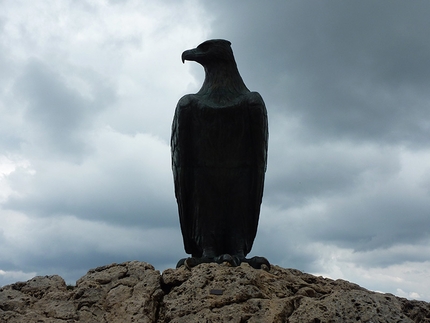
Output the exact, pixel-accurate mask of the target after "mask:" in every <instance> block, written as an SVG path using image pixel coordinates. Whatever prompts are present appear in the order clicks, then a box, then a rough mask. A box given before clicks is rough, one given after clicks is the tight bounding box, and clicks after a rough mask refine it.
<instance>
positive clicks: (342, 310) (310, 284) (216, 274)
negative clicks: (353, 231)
mask: <svg viewBox="0 0 430 323" xmlns="http://www.w3.org/2000/svg"><path fill="white" fill-rule="evenodd" d="M0 322H10V323H18V322H19V323H21V322H27V323H33V322H34V323H36V322H38V323H41V322H44V323H60V322H61V323H72V322H85V323H92V322H106V323H107V322H109V323H117V322H118V323H119V322H121V323H127V322H135V323H143V322H151V323H152V322H157V323H158V322H160V323H161V322H188V323H189V322H237V323H242V322H250V323H251V322H271V323H272V322H289V323H296V322H297V323H298V322H300V323H323V322H327V323H328V322H339V323H340V322H342V323H345V322H369V323H370V322H373V323H378V322H386V323H391V322H416V323H418V322H420V323H421V322H430V304H429V303H426V302H420V301H410V300H407V299H404V298H399V297H395V296H394V295H391V294H380V293H375V292H371V291H368V290H366V289H364V288H362V287H360V286H358V285H356V284H352V283H349V282H347V281H343V280H331V279H327V278H322V277H315V276H312V275H309V274H305V273H302V272H300V271H298V270H295V269H284V268H281V267H278V266H272V268H271V270H270V271H269V272H267V271H264V270H256V269H254V268H252V267H250V266H249V265H248V264H246V263H243V264H242V265H240V266H239V267H230V266H227V265H225V264H223V265H218V264H201V265H199V266H197V267H194V268H192V269H191V270H189V269H186V268H185V267H181V268H179V269H167V270H165V271H164V272H163V273H162V275H160V273H159V271H157V270H155V269H154V267H153V266H151V265H150V264H147V263H144V262H137V261H132V262H126V263H123V264H111V265H108V266H104V267H99V268H96V269H92V270H90V271H89V272H88V274H86V275H85V276H83V277H82V278H80V279H79V280H78V281H77V283H76V286H75V287H67V286H66V284H65V282H64V280H63V279H62V278H61V277H59V276H45V277H41V276H38V277H35V278H33V279H31V280H29V281H27V282H19V283H15V284H12V285H8V286H4V287H3V288H1V289H0Z"/></svg>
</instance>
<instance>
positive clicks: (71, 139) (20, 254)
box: [0, 0, 430, 301]
mask: <svg viewBox="0 0 430 323" xmlns="http://www.w3.org/2000/svg"><path fill="white" fill-rule="evenodd" d="M429 14H430V2H429V1H424V0H423V1H420V0H417V1H413V2H410V1H394V0H391V1H370V0H369V1H363V0H362V1H340V0H339V1H334V0H331V1H302V0H296V1H281V0H279V1H271V2H267V1H266V2H263V1H246V2H243V1H241V2H239V1H231V0H228V1H227V0H221V1H220V0H219V1H216V2H214V1H203V0H201V1H198V0H189V1H188V0H184V1H172V0H164V1H160V0H148V1H138V0H129V1H126V0H124V1H121V0H111V1H107V0H94V1H84V0H80V1H72V0H69V1H66V0H64V1H57V0H44V1H24V0H21V1H19V0H18V1H6V0H3V1H2V0H0V115H1V118H0V221H1V227H0V285H4V284H9V283H12V282H15V281H18V280H27V279H30V278H32V277H33V276H35V275H52V274H59V275H61V276H62V277H63V278H64V279H65V280H66V282H67V283H70V284H74V283H75V281H76V280H77V279H78V278H79V277H81V276H83V275H84V274H85V273H86V272H87V271H88V270H89V269H90V268H94V267H97V266H102V265H106V264H110V263H112V262H123V261H128V260H141V261H146V262H149V263H151V264H153V265H154V266H155V267H156V269H159V270H160V271H162V270H164V269H166V268H169V267H174V266H175V264H176V262H177V261H178V260H179V259H180V258H183V257H185V256H186V254H185V252H184V249H183V244H182V236H181V232H180V228H179V218H178V214H177V207H176V200H175V197H174V190H173V180H172V172H171V166H170V165H171V162H170V146H169V145H170V130H171V122H172V118H173V113H174V110H175V106H176V103H177V101H178V100H179V98H180V97H181V96H183V95H185V94H187V93H195V92H197V91H198V90H199V89H200V86H201V84H202V82H203V77H204V74H203V69H202V68H201V66H200V65H198V64H196V63H194V62H186V64H185V65H184V64H182V63H181V53H182V52H183V51H184V50H186V49H190V48H193V47H195V46H197V45H198V44H200V43H201V42H203V41H205V40H207V39H211V38H224V39H228V40H230V41H231V42H232V48H233V51H234V54H235V57H236V61H237V64H238V67H239V71H240V72H241V75H242V77H243V79H244V81H245V84H246V85H247V86H248V88H249V89H250V90H252V91H257V92H259V93H260V94H261V95H262V97H263V98H264V100H265V102H266V106H267V109H268V114H269V131H270V141H269V161H268V169H267V174H266V185H265V193H264V198H263V205H262V211H261V216H260V225H259V230H258V234H257V238H256V240H255V242H254V248H253V250H252V251H251V253H250V256H254V255H260V256H265V257H267V258H268V259H269V260H270V262H271V263H273V264H277V265H280V266H282V267H286V268H297V269H299V270H302V271H305V272H308V273H312V274H317V275H324V276H327V277H330V278H333V279H338V278H341V279H346V280H349V281H352V282H354V283H358V284H360V285H361V286H363V287H365V288H368V289H371V290H376V291H382V292H389V293H394V294H396V295H398V296H402V297H408V298H415V299H421V300H427V301H430V91H429V89H430V59H429V58H430V42H429V39H428V37H429V35H430V19H428V17H429Z"/></svg>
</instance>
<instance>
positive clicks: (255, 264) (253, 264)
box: [244, 256, 270, 270]
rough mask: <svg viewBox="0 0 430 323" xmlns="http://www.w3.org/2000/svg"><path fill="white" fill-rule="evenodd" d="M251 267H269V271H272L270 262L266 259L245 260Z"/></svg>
mask: <svg viewBox="0 0 430 323" xmlns="http://www.w3.org/2000/svg"><path fill="white" fill-rule="evenodd" d="M244 261H245V262H247V263H248V264H249V265H250V266H251V267H253V268H255V269H264V267H263V266H266V267H267V270H270V262H269V261H268V260H267V259H266V258H264V257H257V256H256V257H252V258H251V259H245V260H244Z"/></svg>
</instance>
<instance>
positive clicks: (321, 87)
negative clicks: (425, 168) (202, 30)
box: [207, 1, 430, 145]
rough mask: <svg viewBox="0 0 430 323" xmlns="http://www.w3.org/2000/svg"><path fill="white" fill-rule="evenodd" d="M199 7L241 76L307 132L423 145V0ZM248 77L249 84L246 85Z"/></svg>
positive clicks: (426, 76) (426, 67) (427, 51)
mask: <svg viewBox="0 0 430 323" xmlns="http://www.w3.org/2000/svg"><path fill="white" fill-rule="evenodd" d="M221 3H222V5H220V4H219V3H217V5H216V6H215V5H213V4H207V6H208V7H209V8H210V10H211V11H213V12H214V13H215V15H216V21H215V22H214V24H213V26H214V28H213V31H212V36H213V37H224V38H229V39H231V40H232V42H233V49H234V51H235V53H236V57H237V59H238V64H239V68H240V69H241V71H242V74H243V76H244V79H245V82H246V83H247V84H248V85H249V87H250V88H252V89H255V90H258V91H260V92H261V93H262V94H263V97H264V98H265V100H266V102H267V104H268V108H269V112H270V111H271V113H273V114H276V113H284V114H285V115H287V116H288V115H291V116H296V117H299V118H300V119H301V121H302V123H303V126H304V127H306V131H307V132H308V133H309V132H310V133H313V135H314V139H315V140H317V139H323V140H324V139H328V138H331V139H333V138H339V137H340V138H349V139H353V140H372V141H373V140H379V141H381V142H386V143H403V142H404V143H407V144H410V145H417V144H419V145H427V144H428V140H427V139H426V138H427V137H428V135H429V127H428V124H427V123H426V122H423V120H425V119H428V118H429V117H430V112H429V111H430V110H429V109H428V99H429V96H428V91H427V90H426V89H427V88H428V87H429V82H430V81H429V80H430V64H429V63H428V59H427V57H429V55H430V45H429V43H428V42H427V41H426V36H425V35H426V34H427V33H428V32H429V31H430V22H429V20H428V19H427V17H426V12H428V11H429V9H430V4H428V3H427V2H422V1H420V2H416V3H414V5H410V4H409V3H406V2H401V1H395V2H392V3H391V4H390V5H389V6H387V4H386V3H382V2H373V1H359V2H344V1H331V2H316V1H314V2H303V1H289V2H288V3H285V2H282V1H275V2H272V4H271V5H270V6H269V5H267V4H263V3H259V2H257V1H251V2H247V4H246V5H244V4H242V3H231V2H229V3H227V2H224V1H221ZM251 82H252V83H251Z"/></svg>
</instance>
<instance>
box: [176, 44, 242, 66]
mask: <svg viewBox="0 0 430 323" xmlns="http://www.w3.org/2000/svg"><path fill="white" fill-rule="evenodd" d="M230 45H231V43H230V42H229V41H228V40H224V39H211V40H207V41H205V42H203V43H201V44H200V45H199V46H197V47H196V48H193V49H189V50H186V51H185V52H183V53H182V63H184V62H185V61H186V60H187V61H195V62H197V63H200V64H201V65H203V66H207V65H208V64H209V63H216V62H218V63H222V62H224V63H226V62H234V56H233V51H232V49H231V46H230Z"/></svg>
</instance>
